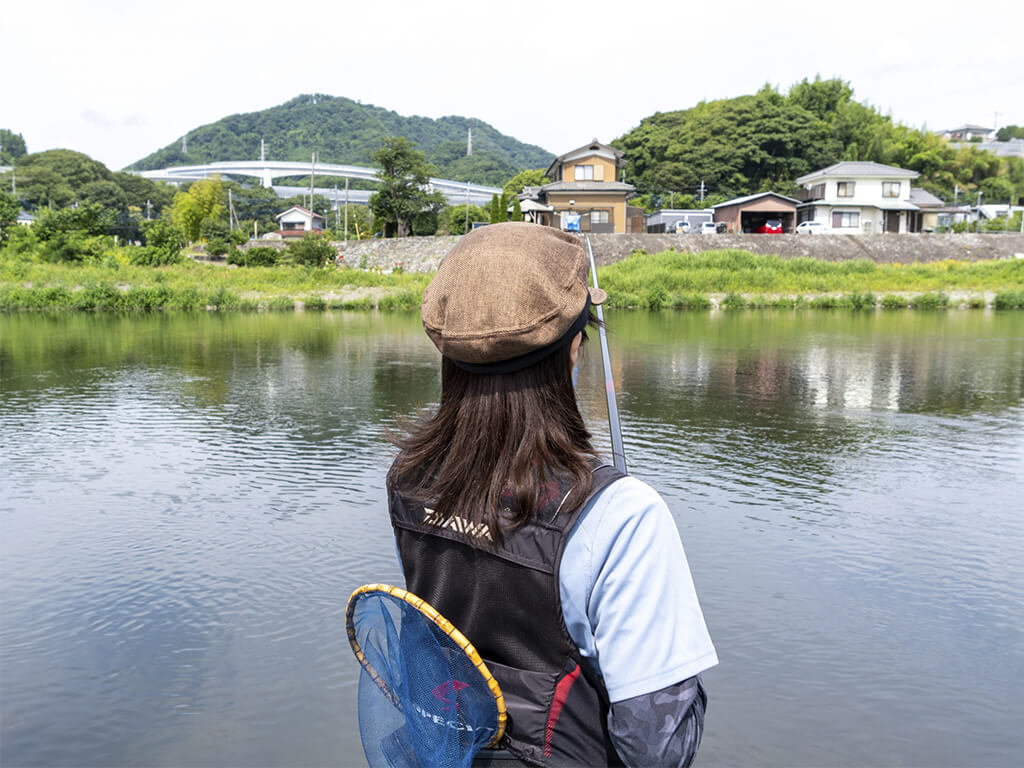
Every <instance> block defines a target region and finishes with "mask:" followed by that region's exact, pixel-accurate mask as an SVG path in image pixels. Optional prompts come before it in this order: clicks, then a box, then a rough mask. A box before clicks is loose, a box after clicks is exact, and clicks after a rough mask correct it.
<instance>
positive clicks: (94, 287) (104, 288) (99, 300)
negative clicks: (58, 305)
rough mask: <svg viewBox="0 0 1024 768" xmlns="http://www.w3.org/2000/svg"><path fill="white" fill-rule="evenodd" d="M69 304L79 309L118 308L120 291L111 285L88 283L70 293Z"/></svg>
mask: <svg viewBox="0 0 1024 768" xmlns="http://www.w3.org/2000/svg"><path fill="white" fill-rule="evenodd" d="M71 306H72V307H73V308H74V309H79V310H108V311H109V310H113V309H120V308H121V292H120V291H119V290H117V288H115V287H114V286H112V285H107V284H105V283H90V284H87V285H85V286H83V287H82V289H81V290H78V291H75V292H74V293H72V294H71Z"/></svg>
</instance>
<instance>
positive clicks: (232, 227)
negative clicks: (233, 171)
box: [228, 189, 235, 232]
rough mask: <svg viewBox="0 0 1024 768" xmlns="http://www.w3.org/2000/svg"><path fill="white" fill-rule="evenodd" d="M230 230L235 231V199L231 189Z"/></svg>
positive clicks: (229, 204)
mask: <svg viewBox="0 0 1024 768" xmlns="http://www.w3.org/2000/svg"><path fill="white" fill-rule="evenodd" d="M228 231H229V232H234V231H235V201H234V199H233V198H232V197H231V190H230V189H229V190H228Z"/></svg>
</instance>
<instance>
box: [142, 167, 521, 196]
mask: <svg viewBox="0 0 1024 768" xmlns="http://www.w3.org/2000/svg"><path fill="white" fill-rule="evenodd" d="M314 172H315V174H316V176H330V177H335V178H338V177H340V178H349V179H362V180H363V181H372V182H376V183H380V179H378V178H377V169H376V168H367V167H366V166H362V165H340V164H338V163H315V164H313V163H300V162H289V161H284V160H226V161H222V162H216V163H207V164H206V165H180V166H175V167H173V168H161V169H159V170H156V171H133V173H136V174H138V175H139V176H142V177H143V178H145V179H153V180H154V181H168V182H171V183H181V182H186V181H199V180H200V179H208V178H210V177H211V176H216V175H220V176H226V177H231V176H245V177H249V178H255V179H259V180H260V183H261V184H262V185H263V186H264V187H272V188H273V189H274V191H275V192H277V194H278V195H279V196H281V197H293V196H295V195H301V194H302V193H303V192H308V191H309V187H291V186H279V185H275V184H274V179H280V178H285V177H290V176H309V175H310V174H311V173H314ZM314 183H315V181H314ZM430 189H432V190H437V191H438V192H440V193H441V194H443V195H444V196H445V199H446V200H447V201H448V202H449V203H450V204H452V205H464V204H465V203H466V202H469V203H472V204H473V205H485V204H487V203H490V201H491V197H492V196H494V195H499V196H500V195H501V189H500V188H498V187H486V186H484V185H482V184H473V183H471V182H468V181H451V180H450V179H435V178H431V179H430ZM313 191H314V193H315V194H318V195H323V196H324V197H327V198H329V199H330V200H332V201H333V202H335V203H337V202H342V201H344V192H343V191H342V190H337V189H335V188H334V187H315V188H314V190H313ZM371 194H373V193H372V192H370V191H369V190H365V189H352V190H349V193H348V199H349V202H353V203H365V202H367V200H369V198H370V195H371Z"/></svg>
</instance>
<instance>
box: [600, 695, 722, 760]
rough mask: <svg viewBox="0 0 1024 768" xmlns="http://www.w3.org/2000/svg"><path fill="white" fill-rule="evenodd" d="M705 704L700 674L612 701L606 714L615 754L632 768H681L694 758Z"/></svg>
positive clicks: (701, 727)
mask: <svg viewBox="0 0 1024 768" xmlns="http://www.w3.org/2000/svg"><path fill="white" fill-rule="evenodd" d="M707 702H708V697H707V694H706V693H705V692H704V686H703V684H702V683H701V679H700V675H697V676H696V677H690V678H687V679H686V680H683V681H682V682H679V683H676V684H675V685H670V686H668V687H667V688H662V689H661V690H660V691H655V692H654V693H646V694H643V695H641V696H634V697H633V698H631V699H625V700H624V701H617V702H614V703H613V704H612V706H611V710H610V711H609V713H608V731H609V734H610V735H611V738H612V743H613V744H614V745H615V751H616V752H618V753H619V757H621V758H622V759H623V761H624V762H625V763H626V765H629V766H633V767H634V768H648V767H649V766H683V767H684V768H685V766H688V765H690V764H691V763H692V762H693V758H694V757H696V755H697V748H698V747H699V746H700V737H701V735H702V734H703V732H704V710H705V709H706V708H707Z"/></svg>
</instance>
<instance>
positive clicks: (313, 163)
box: [309, 102, 316, 213]
mask: <svg viewBox="0 0 1024 768" xmlns="http://www.w3.org/2000/svg"><path fill="white" fill-rule="evenodd" d="M314 103H316V102H314ZM315 181H316V152H314V153H313V159H312V160H311V161H310V164H309V210H311V211H312V210H313V182H315ZM314 213H315V211H314Z"/></svg>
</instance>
